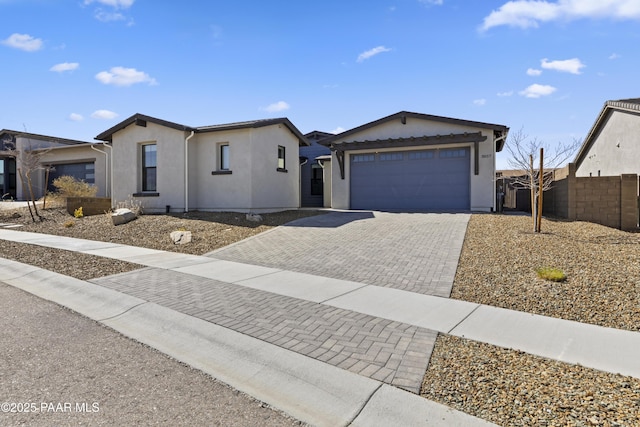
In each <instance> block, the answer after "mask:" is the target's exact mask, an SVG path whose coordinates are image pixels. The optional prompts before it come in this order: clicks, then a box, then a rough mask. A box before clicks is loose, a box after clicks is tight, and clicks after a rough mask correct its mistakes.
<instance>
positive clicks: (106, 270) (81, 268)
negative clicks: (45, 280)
mask: <svg viewBox="0 0 640 427" xmlns="http://www.w3.org/2000/svg"><path fill="white" fill-rule="evenodd" d="M0 257H2V258H6V259H11V260H14V261H19V262H22V263H25V264H29V265H33V266H36V267H40V268H44V269H46V270H50V271H55V272H57V273H60V274H64V275H65V276H71V277H75V278H76V279H80V280H89V279H93V278H96V277H102V276H108V275H110V274H118V273H125V272H127V271H132V270H137V269H139V268H143V267H144V266H143V265H139V264H133V263H130V262H126V261H120V260H117V259H111V258H103V257H99V256H95V255H88V254H83V253H79V252H72V251H66V250H62V249H54V248H47V247H44V246H36V245H30V244H28V243H18V242H8V241H6V240H0ZM0 279H1V278H0Z"/></svg>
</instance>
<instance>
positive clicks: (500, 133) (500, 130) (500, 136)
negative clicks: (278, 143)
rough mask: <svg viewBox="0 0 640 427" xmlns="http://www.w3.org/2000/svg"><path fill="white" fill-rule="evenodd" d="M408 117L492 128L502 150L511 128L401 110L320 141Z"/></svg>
mask: <svg viewBox="0 0 640 427" xmlns="http://www.w3.org/2000/svg"><path fill="white" fill-rule="evenodd" d="M408 119H418V120H424V121H427V122H435V123H444V124H448V125H453V126H461V127H469V128H474V129H488V130H491V131H493V132H494V137H495V138H496V141H497V142H496V151H501V150H502V147H503V146H504V139H505V138H504V137H506V135H507V132H508V131H509V128H508V127H507V126H503V125H497V124H492V123H484V122H476V121H471V120H462V119H455V118H451V117H442V116H434V115H430V114H422V113H413V112H410V111H400V112H398V113H395V114H392V115H390V116H387V117H383V118H381V119H378V120H374V121H372V122H369V123H366V124H364V125H361V126H358V127H355V128H353V129H350V130H347V131H345V132H342V133H339V134H337V135H334V136H330V137H328V138H326V139H323V140H322V141H320V144H322V145H326V146H331V145H332V144H340V143H344V142H348V141H349V140H352V139H353V138H354V137H356V136H358V134H362V133H365V132H366V131H367V130H369V129H373V128H376V127H382V126H384V125H386V124H388V123H392V122H394V121H397V122H398V123H401V124H403V125H404V124H406V123H407V120H408ZM415 136H417V135H415ZM420 136H423V135H420Z"/></svg>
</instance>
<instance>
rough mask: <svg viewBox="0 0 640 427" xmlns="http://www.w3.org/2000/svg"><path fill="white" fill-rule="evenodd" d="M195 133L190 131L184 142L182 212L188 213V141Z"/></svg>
mask: <svg viewBox="0 0 640 427" xmlns="http://www.w3.org/2000/svg"><path fill="white" fill-rule="evenodd" d="M195 133H196V132H195V131H193V130H192V131H191V135H189V136H188V137H187V138H186V139H185V140H184V211H185V212H189V140H190V139H191V138H193V135H195Z"/></svg>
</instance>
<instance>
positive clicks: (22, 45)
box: [2, 33, 43, 52]
mask: <svg viewBox="0 0 640 427" xmlns="http://www.w3.org/2000/svg"><path fill="white" fill-rule="evenodd" d="M2 44H3V45H5V46H9V47H12V48H14V49H20V50H24V51H25V52H35V51H36V50H40V49H42V45H43V42H42V39H37V38H35V37H32V36H30V35H29V34H18V33H13V34H11V35H10V36H9V37H8V38H7V39H6V40H2Z"/></svg>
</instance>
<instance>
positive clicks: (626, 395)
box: [421, 335, 640, 427]
mask: <svg viewBox="0 0 640 427" xmlns="http://www.w3.org/2000/svg"><path fill="white" fill-rule="evenodd" d="M421 395H422V396H424V397H426V398H428V399H431V400H435V401H437V402H440V403H443V404H445V405H447V406H450V407H452V408H455V409H458V410H460V411H463V412H466V413H468V414H472V415H475V416H477V417H479V418H483V419H485V420H487V421H491V422H493V423H496V424H498V425H501V426H607V427H615V426H629V427H631V426H638V425H640V380H638V379H635V378H631V377H625V376H622V375H614V374H609V373H605V372H600V371H596V370H594V369H587V368H584V367H581V366H577V365H569V364H567V363H562V362H557V361H553V360H548V359H544V358H542V357H536V356H531V355H529V354H526V353H523V352H520V351H514V350H509V349H505V348H501V347H496V346H492V345H489V344H484V343H478V342H474V341H470V340H465V339H462V338H458V337H453V336H449V335H440V336H439V337H438V339H437V341H436V346H435V348H434V350H433V353H432V355H431V359H430V364H429V368H428V369H427V373H426V375H425V377H424V381H423V384H422V391H421Z"/></svg>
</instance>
